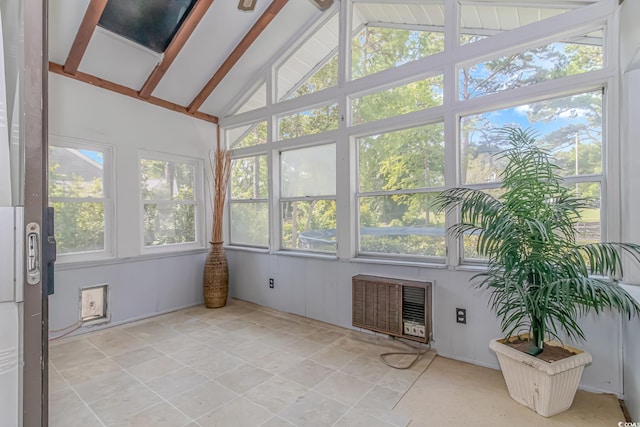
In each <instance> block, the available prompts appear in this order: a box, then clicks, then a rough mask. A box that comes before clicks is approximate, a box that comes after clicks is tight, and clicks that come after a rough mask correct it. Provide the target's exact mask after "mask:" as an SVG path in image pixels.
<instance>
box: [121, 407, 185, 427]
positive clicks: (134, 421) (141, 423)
mask: <svg viewBox="0 0 640 427" xmlns="http://www.w3.org/2000/svg"><path fill="white" fill-rule="evenodd" d="M189 421H191V420H190V419H189V418H188V417H187V416H186V415H184V414H183V413H181V412H180V411H178V410H177V409H176V408H174V407H173V406H171V405H169V404H168V403H167V402H161V403H158V404H157V405H154V406H152V407H150V408H147V409H145V410H144V411H142V412H139V413H137V414H135V415H132V416H131V417H129V418H128V419H127V420H126V422H125V424H124V426H131V427H182V426H184V425H187V424H188V423H189ZM124 426H123V427H124Z"/></svg>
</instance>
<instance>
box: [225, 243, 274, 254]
mask: <svg viewBox="0 0 640 427" xmlns="http://www.w3.org/2000/svg"><path fill="white" fill-rule="evenodd" d="M224 250H225V251H226V250H230V251H238V252H253V253H258V254H268V253H269V249H267V248H256V247H252V246H239V245H228V246H227V245H225V247H224Z"/></svg>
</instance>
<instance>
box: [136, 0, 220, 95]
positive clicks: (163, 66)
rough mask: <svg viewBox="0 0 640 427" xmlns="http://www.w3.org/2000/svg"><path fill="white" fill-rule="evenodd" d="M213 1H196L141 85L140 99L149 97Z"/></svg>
mask: <svg viewBox="0 0 640 427" xmlns="http://www.w3.org/2000/svg"><path fill="white" fill-rule="evenodd" d="M213 1H214V0H198V1H197V2H196V4H195V5H194V6H193V9H191V12H189V16H187V18H186V19H185V20H184V22H183V23H182V25H181V26H180V29H179V30H178V32H177V33H176V35H175V37H174V38H173V40H171V43H169V46H168V47H167V50H165V52H164V55H163V56H162V61H160V62H159V63H158V65H156V67H155V68H154V69H153V71H152V72H151V74H150V75H149V77H148V78H147V81H146V82H145V83H144V85H142V89H140V96H141V97H142V98H145V99H146V98H149V97H150V96H151V93H152V92H153V90H154V89H155V88H156V86H158V83H160V80H162V77H164V75H165V73H166V72H167V71H168V70H169V67H170V66H171V64H172V63H173V61H174V60H175V59H176V57H177V56H178V54H179V53H180V51H181V50H182V48H183V47H184V45H185V44H186V43H187V40H189V37H191V34H192V33H193V31H194V30H195V29H196V27H197V26H198V24H199V23H200V20H202V17H203V16H204V15H205V13H207V10H209V7H210V6H211V4H213Z"/></svg>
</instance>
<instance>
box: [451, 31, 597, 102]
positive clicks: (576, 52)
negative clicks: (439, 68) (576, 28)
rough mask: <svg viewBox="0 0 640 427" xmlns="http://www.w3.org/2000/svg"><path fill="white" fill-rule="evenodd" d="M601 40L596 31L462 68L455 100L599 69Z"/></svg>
mask: <svg viewBox="0 0 640 427" xmlns="http://www.w3.org/2000/svg"><path fill="white" fill-rule="evenodd" d="M602 37H603V32H602V30H598V31H595V32H592V33H590V34H586V35H584V36H581V37H575V38H573V39H572V40H569V41H565V42H557V43H551V44H548V45H546V46H542V47H539V48H536V49H530V50H527V51H524V52H522V53H517V54H513V55H507V56H503V57H500V58H498V59H494V60H491V61H485V62H482V63H480V64H477V65H474V66H472V67H465V68H462V69H461V70H460V71H459V99H461V100H464V99H470V98H474V97H477V96H484V95H490V94H492V93H497V92H501V91H504V90H509V89H514V88H518V87H523V86H531V85H533V84H536V83H540V82H543V81H545V80H552V79H557V78H560V77H566V76H573V75H576V74H582V73H587V72H589V71H594V70H599V69H601V68H602V65H603V45H602V44H603V43H602Z"/></svg>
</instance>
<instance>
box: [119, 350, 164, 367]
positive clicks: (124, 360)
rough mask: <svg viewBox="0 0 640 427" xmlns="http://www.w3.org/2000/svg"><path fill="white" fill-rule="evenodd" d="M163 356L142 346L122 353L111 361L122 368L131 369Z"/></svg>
mask: <svg viewBox="0 0 640 427" xmlns="http://www.w3.org/2000/svg"><path fill="white" fill-rule="evenodd" d="M162 355H163V354H162V353H160V352H159V351H158V350H156V349H155V348H153V347H151V346H148V345H147V346H144V347H141V348H139V349H137V350H133V351H130V352H128V353H123V354H120V355H118V356H114V357H113V361H114V362H116V363H117V364H118V365H120V366H122V367H123V368H125V369H127V368H131V367H132V366H135V365H139V364H141V363H144V362H148V361H149V360H153V359H156V358H158V357H160V356H162Z"/></svg>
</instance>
